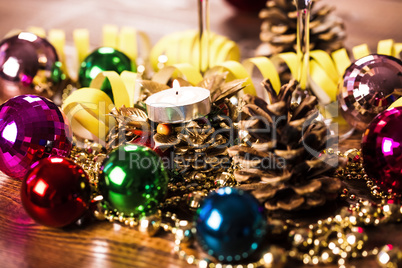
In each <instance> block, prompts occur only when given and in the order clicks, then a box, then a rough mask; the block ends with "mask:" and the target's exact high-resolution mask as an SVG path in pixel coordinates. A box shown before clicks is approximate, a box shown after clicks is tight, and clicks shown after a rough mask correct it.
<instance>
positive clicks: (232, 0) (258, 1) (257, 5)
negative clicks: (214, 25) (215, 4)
mask: <svg viewBox="0 0 402 268" xmlns="http://www.w3.org/2000/svg"><path fill="white" fill-rule="evenodd" d="M226 2H228V3H229V4H231V5H232V6H234V7H235V8H237V9H238V10H240V11H247V12H258V11H260V10H261V9H263V8H264V7H265V6H266V3H267V0H252V1H250V0H226Z"/></svg>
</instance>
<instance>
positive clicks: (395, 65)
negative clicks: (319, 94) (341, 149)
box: [338, 54, 402, 131]
mask: <svg viewBox="0 0 402 268" xmlns="http://www.w3.org/2000/svg"><path fill="white" fill-rule="evenodd" d="M401 74H402V61H400V60H399V59H396V58H394V57H391V56H385V55H377V54H373V55H369V56H366V57H363V58H361V59H359V60H357V61H355V62H354V63H353V64H352V65H350V66H349V67H348V68H347V69H346V71H345V74H344V75H343V82H342V83H341V84H340V85H339V92H338V102H339V107H340V110H341V113H342V115H343V117H344V118H345V120H346V121H347V122H348V123H349V124H350V125H351V126H353V127H354V128H356V129H357V130H359V131H364V130H365V129H366V128H367V126H368V125H369V124H370V122H371V120H373V118H374V117H375V116H376V115H377V114H379V113H381V112H382V111H384V110H385V109H387V108H388V106H389V105H391V104H392V103H393V102H394V101H395V100H396V99H397V98H398V97H399V96H400V95H399V93H397V92H396V91H395V90H396V89H401V88H402V75H401Z"/></svg>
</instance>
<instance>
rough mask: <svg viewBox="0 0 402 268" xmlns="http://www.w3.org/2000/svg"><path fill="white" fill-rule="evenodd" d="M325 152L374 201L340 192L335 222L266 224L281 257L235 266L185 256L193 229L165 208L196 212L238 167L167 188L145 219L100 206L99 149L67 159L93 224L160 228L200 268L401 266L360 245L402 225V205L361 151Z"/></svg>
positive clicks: (272, 253)
mask: <svg viewBox="0 0 402 268" xmlns="http://www.w3.org/2000/svg"><path fill="white" fill-rule="evenodd" d="M324 153H327V154H337V155H338V156H340V157H341V158H343V159H344V160H345V163H344V165H341V168H339V169H338V170H337V175H338V177H339V178H341V179H343V180H356V181H362V180H364V181H365V182H366V183H365V184H366V185H367V187H368V189H369V190H370V192H371V195H372V197H373V198H374V199H375V200H377V202H373V201H370V200H367V199H363V198H359V197H358V195H357V194H354V193H352V191H350V190H349V189H347V188H344V189H343V190H342V192H341V193H340V196H341V197H343V198H347V199H349V200H350V201H354V202H355V203H354V204H352V205H350V207H348V208H347V207H345V208H343V209H342V210H341V211H340V213H339V214H338V215H336V216H334V217H329V218H327V219H325V220H319V221H317V222H316V223H314V224H310V225H309V226H306V227H303V226H301V225H300V224H299V223H296V222H293V221H292V220H286V221H285V222H282V221H274V220H270V223H271V225H270V226H271V227H272V228H271V229H272V233H273V234H274V233H276V234H283V233H288V235H289V241H290V243H291V247H290V248H289V249H288V250H287V251H286V252H285V250H284V249H282V248H279V247H277V246H271V247H270V248H268V249H266V250H265V251H264V252H262V253H261V257H260V259H259V260H258V261H255V262H250V263H247V264H236V265H231V264H225V263H219V262H214V261H212V260H210V259H205V258H198V257H196V256H194V255H193V254H189V253H187V251H186V248H188V247H190V246H191V245H193V244H194V243H195V242H196V241H195V239H194V232H195V228H194V227H193V224H192V222H189V221H188V220H183V219H180V218H178V215H177V214H175V213H172V212H169V211H166V209H169V208H173V209H174V208H175V207H177V206H179V205H180V204H186V206H187V209H189V210H194V209H197V208H198V207H199V204H200V202H201V201H202V199H203V198H204V197H205V196H207V194H208V193H209V192H210V191H212V190H214V189H215V188H217V187H221V186H227V185H229V186H235V185H236V181H235V180H234V178H233V175H232V174H233V171H234V170H236V169H238V168H239V167H235V166H232V167H231V168H230V169H229V170H227V172H225V173H223V174H222V175H221V177H219V178H208V177H206V176H202V175H203V174H193V176H191V177H188V178H185V180H184V182H177V183H173V182H172V183H169V185H168V189H169V192H170V196H169V197H168V198H166V199H165V201H164V202H163V203H161V204H160V206H159V210H158V212H157V213H156V214H154V215H151V216H149V217H145V218H137V217H129V216H126V215H124V214H122V213H119V212H118V211H115V210H110V209H108V208H107V207H105V206H104V205H102V202H101V201H102V197H101V196H100V195H99V194H97V193H98V192H97V183H98V175H97V174H98V172H99V168H100V166H101V164H102V161H103V160H104V159H105V157H106V154H105V151H104V150H103V148H102V146H101V145H99V144H97V143H90V142H88V141H85V143H84V146H83V148H81V149H80V148H78V147H74V148H73V150H72V153H71V156H72V158H73V159H74V161H75V162H76V163H77V164H79V165H81V166H82V167H83V168H84V169H85V170H86V172H87V173H88V175H89V177H90V180H91V184H92V186H93V189H94V191H93V192H94V195H93V200H94V202H97V206H96V209H95V210H94V211H93V214H94V216H95V217H96V218H97V219H99V220H107V221H109V222H118V223H121V224H124V225H126V226H129V227H135V228H137V229H138V230H139V231H140V232H143V233H146V234H148V235H150V236H153V235H155V234H156V233H157V232H158V231H159V230H160V229H162V230H164V231H165V232H170V233H172V234H173V236H174V241H175V246H174V251H175V252H176V253H177V254H178V256H179V257H180V258H182V259H184V260H185V261H186V262H187V263H189V264H193V265H196V266H198V267H199V268H201V267H203V268H218V267H222V268H233V267H236V268H237V267H239V268H240V267H242V268H257V267H279V266H281V265H283V264H284V263H285V262H286V260H287V259H293V260H298V261H300V262H302V263H304V264H308V265H318V264H334V263H336V264H337V265H339V267H346V264H347V262H348V261H349V260H350V259H356V258H366V257H369V256H376V258H377V261H378V263H379V264H380V265H381V266H383V267H397V264H398V263H400V262H401V261H402V251H401V250H400V249H399V248H397V247H393V246H392V245H386V246H384V247H383V248H382V249H381V250H379V249H378V248H373V249H371V250H366V249H365V248H364V246H365V243H366V241H367V239H368V237H367V234H366V232H365V231H364V229H363V228H362V227H361V226H370V225H371V226H378V225H381V224H386V223H389V222H399V221H402V206H401V205H400V204H397V202H394V200H398V199H399V198H400V196H398V195H396V194H393V195H389V194H387V193H384V192H382V191H380V190H379V189H378V187H376V185H375V184H374V182H373V181H372V180H371V179H370V178H369V177H368V176H367V174H366V173H365V172H364V168H363V166H362V158H361V152H360V151H359V150H357V149H351V150H348V151H346V152H345V153H341V152H339V151H338V152H335V151H334V150H333V149H332V148H329V149H327V150H326V151H324ZM162 211H164V212H162Z"/></svg>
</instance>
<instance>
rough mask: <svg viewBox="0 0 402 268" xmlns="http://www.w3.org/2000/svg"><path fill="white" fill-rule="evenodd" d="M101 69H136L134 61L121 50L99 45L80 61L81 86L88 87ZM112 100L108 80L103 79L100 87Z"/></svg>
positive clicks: (116, 70) (118, 71)
mask: <svg viewBox="0 0 402 268" xmlns="http://www.w3.org/2000/svg"><path fill="white" fill-rule="evenodd" d="M103 71H115V72H117V73H118V74H120V73H121V72H123V71H133V72H135V71H136V66H135V63H133V62H131V60H130V59H129V58H128V57H127V56H126V55H125V54H124V53H122V52H120V51H118V50H116V49H114V48H111V47H101V48H98V49H97V50H95V51H94V52H92V53H91V54H89V55H88V57H86V58H85V60H84V61H83V62H82V63H81V67H80V70H79V73H78V81H79V83H80V85H81V87H89V85H90V84H91V82H92V80H93V79H94V78H95V77H96V76H97V75H98V74H99V73H101V72H103ZM101 89H102V90H103V91H104V92H105V93H106V94H107V95H108V96H109V97H110V98H111V99H112V100H113V93H112V89H111V86H110V83H109V81H105V82H104V84H103V86H102V88H101Z"/></svg>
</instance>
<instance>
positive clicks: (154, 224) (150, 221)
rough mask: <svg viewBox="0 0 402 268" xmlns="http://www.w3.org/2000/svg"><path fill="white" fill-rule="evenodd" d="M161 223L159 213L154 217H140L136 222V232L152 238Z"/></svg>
mask: <svg viewBox="0 0 402 268" xmlns="http://www.w3.org/2000/svg"><path fill="white" fill-rule="evenodd" d="M161 221H162V217H161V214H160V212H157V213H155V214H154V215H150V216H144V217H141V218H140V219H139V222H138V230H139V231H140V232H142V233H145V234H147V235H149V236H154V235H155V234H156V233H157V232H158V230H159V228H160V225H161Z"/></svg>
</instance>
